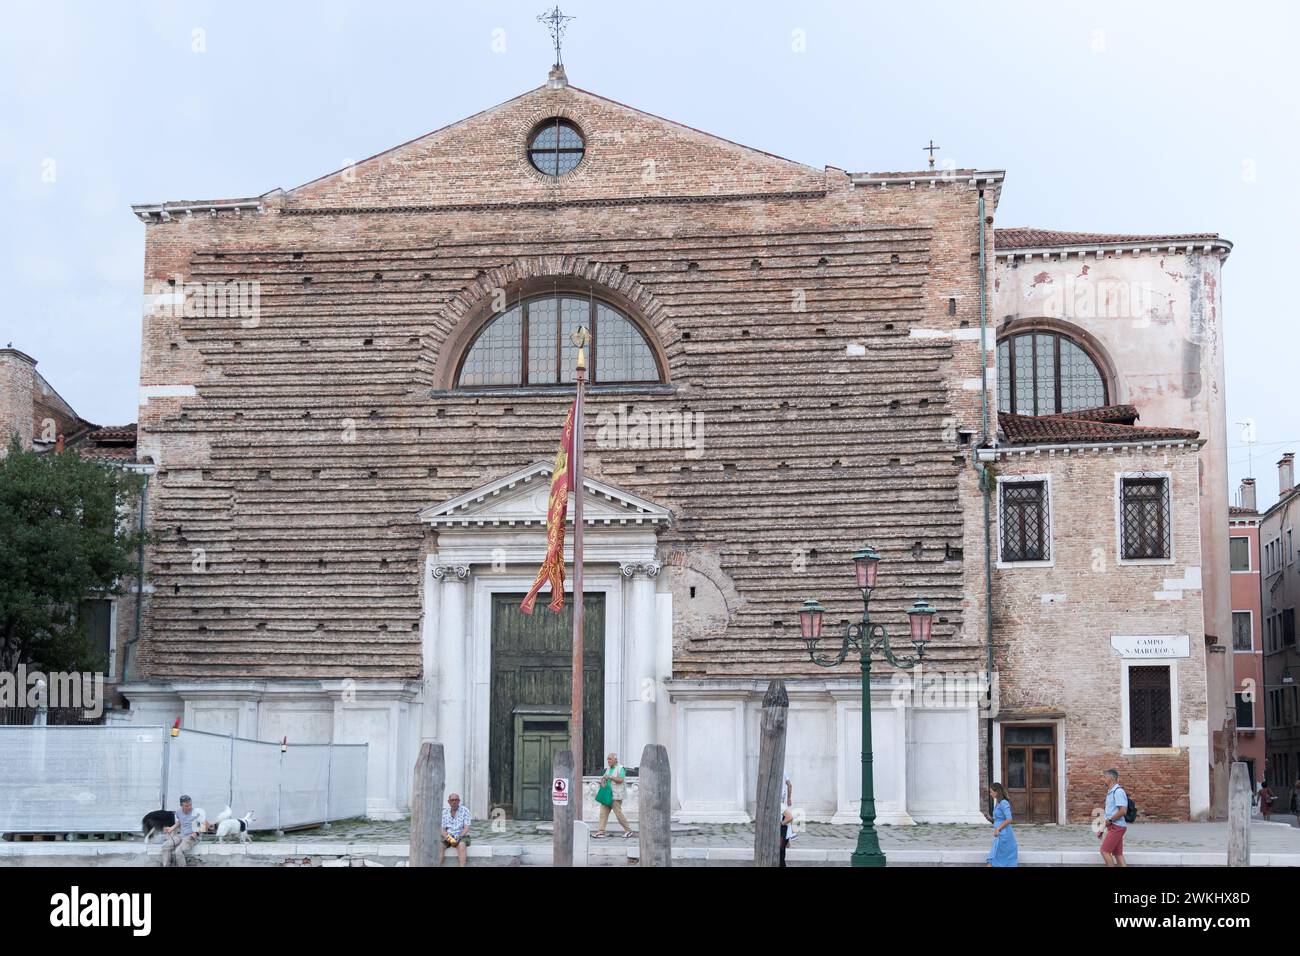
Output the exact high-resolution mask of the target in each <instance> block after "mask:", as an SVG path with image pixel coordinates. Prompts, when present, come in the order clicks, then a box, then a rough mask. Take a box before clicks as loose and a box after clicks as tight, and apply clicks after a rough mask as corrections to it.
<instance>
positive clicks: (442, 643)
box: [433, 564, 470, 800]
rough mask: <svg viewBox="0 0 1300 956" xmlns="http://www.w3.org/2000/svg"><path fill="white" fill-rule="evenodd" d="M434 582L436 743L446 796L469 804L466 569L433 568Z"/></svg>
mask: <svg viewBox="0 0 1300 956" xmlns="http://www.w3.org/2000/svg"><path fill="white" fill-rule="evenodd" d="M433 577H434V580H435V581H440V582H442V594H441V595H440V596H439V602H438V603H439V608H438V643H437V660H436V666H437V668H438V680H437V684H436V686H437V689H438V739H439V741H440V742H441V743H442V747H443V753H444V754H445V756H446V763H447V776H446V780H447V792H448V793H459V794H460V796H461V799H462V800H468V797H467V796H466V794H465V786H466V784H467V783H468V782H469V781H468V778H467V777H466V774H465V768H466V760H465V757H466V754H467V752H468V749H469V737H470V726H469V713H468V707H467V704H468V701H469V685H470V672H469V659H468V655H467V654H466V643H467V640H466V637H467V634H468V632H469V622H468V621H467V620H466V619H465V589H466V584H467V582H468V580H469V567H468V566H467V565H464V564H456V565H450V564H438V565H434V567H433Z"/></svg>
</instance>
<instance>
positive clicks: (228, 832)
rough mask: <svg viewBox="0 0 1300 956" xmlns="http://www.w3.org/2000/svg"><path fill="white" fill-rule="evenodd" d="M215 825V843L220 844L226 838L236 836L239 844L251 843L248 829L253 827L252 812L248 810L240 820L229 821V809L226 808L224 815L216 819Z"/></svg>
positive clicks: (253, 817)
mask: <svg viewBox="0 0 1300 956" xmlns="http://www.w3.org/2000/svg"><path fill="white" fill-rule="evenodd" d="M217 819H218V821H219V822H218V823H217V842H218V843H221V842H222V841H223V840H224V839H225V838H226V837H228V836H238V837H239V842H240V843H251V842H252V837H251V836H249V833H248V831H249V828H250V827H251V826H252V825H253V821H254V820H255V819H256V817H255V816H254V814H253V811H252V810H249V811H248V813H247V814H245V815H244V816H243V817H242V818H240V819H238V820H232V819H230V808H229V807H227V808H226V811H225V813H224V814H223V815H222V816H220V817H218V818H217Z"/></svg>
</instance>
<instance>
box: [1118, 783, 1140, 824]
mask: <svg viewBox="0 0 1300 956" xmlns="http://www.w3.org/2000/svg"><path fill="white" fill-rule="evenodd" d="M1120 789H1121V790H1124V788H1123V787H1121V788H1120ZM1124 796H1125V797H1126V798H1127V799H1128V806H1127V807H1126V808H1125V809H1124V822H1125V823H1132V822H1133V821H1134V820H1136V819H1137V818H1138V805H1137V804H1136V803H1134V802H1133V796H1132V795H1131V794H1130V793H1129V792H1128V791H1127V790H1124Z"/></svg>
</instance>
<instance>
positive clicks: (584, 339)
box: [569, 326, 591, 369]
mask: <svg viewBox="0 0 1300 956" xmlns="http://www.w3.org/2000/svg"><path fill="white" fill-rule="evenodd" d="M569 341H570V342H572V343H573V344H574V345H576V346H577V347H578V368H579V369H586V367H587V353H586V351H585V350H586V346H587V343H588V342H590V341H591V333H589V332H588V331H587V330H586V329H585V328H583V327H581V326H579V327H578V328H576V329H574V331H573V334H572V335H570V336H569Z"/></svg>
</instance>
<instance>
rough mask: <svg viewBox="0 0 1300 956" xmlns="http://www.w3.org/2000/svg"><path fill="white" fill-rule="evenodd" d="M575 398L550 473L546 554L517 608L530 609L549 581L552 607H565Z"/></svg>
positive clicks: (549, 605)
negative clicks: (565, 533) (565, 556)
mask: <svg viewBox="0 0 1300 956" xmlns="http://www.w3.org/2000/svg"><path fill="white" fill-rule="evenodd" d="M576 408H577V401H576V400H575V401H574V404H573V405H570V406H569V414H568V416H567V417H566V418H565V420H564V432H563V434H562V435H561V436H560V448H559V451H557V452H556V453H555V470H554V471H553V472H552V473H551V497H550V500H549V502H548V503H547V506H546V558H545V560H544V561H542V566H541V568H540V569H539V570H538V572H537V580H536V581H534V582H533V586H532V587H531V588H530V589H529V590H528V594H527V595H526V596H525V597H524V600H523V603H522V604H520V605H519V610H521V611H523V612H524V613H525V614H532V613H533V605H534V604H536V603H537V592H538V591H540V590H541V589H542V585H543V584H547V583H549V584H550V585H551V603H550V604H548V605H547V607H549V608H550V609H551V610H552V611H563V610H564V522H565V518H566V517H567V516H568V514H569V492H570V491H572V490H573V468H572V463H573V413H574V409H576Z"/></svg>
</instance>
